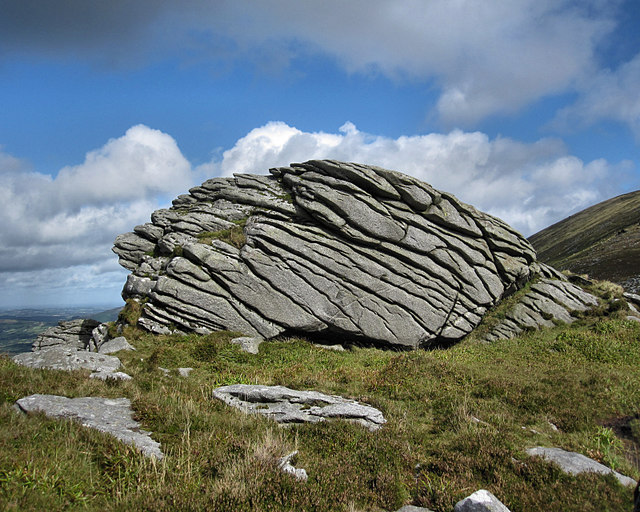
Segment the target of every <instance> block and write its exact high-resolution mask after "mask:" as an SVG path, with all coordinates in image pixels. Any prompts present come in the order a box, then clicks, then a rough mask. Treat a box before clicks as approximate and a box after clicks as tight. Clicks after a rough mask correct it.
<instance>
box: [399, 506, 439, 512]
mask: <svg viewBox="0 0 640 512" xmlns="http://www.w3.org/2000/svg"><path fill="white" fill-rule="evenodd" d="M396 512H433V511H432V510H431V509H430V508H424V507H416V506H414V505H405V506H404V507H402V508H399V509H398V510H396Z"/></svg>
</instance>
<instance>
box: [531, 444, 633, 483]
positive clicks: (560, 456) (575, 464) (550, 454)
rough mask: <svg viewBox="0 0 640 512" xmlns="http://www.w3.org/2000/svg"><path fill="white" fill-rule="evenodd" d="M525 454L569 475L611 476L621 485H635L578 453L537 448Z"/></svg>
mask: <svg viewBox="0 0 640 512" xmlns="http://www.w3.org/2000/svg"><path fill="white" fill-rule="evenodd" d="M527 454H528V455H530V456H532V457H534V456H537V457H542V458H543V459H546V460H549V461H551V462H555V463H556V464H557V465H558V466H560V468H561V469H562V470H563V471H564V472H565V473H569V474H571V475H578V474H580V473H586V472H592V473H600V474H603V475H608V474H613V476H615V477H616V479H617V480H618V481H619V482H620V483H621V484H622V485H628V486H631V485H636V481H635V480H634V479H633V478H629V477H628V476H625V475H622V474H620V473H618V472H617V471H614V470H613V469H611V468H608V467H607V466H605V465H604V464H600V463H599V462H597V461H595V460H593V459H590V458H589V457H586V456H584V455H582V454H580V453H575V452H568V451H566V450H562V449H561V448H544V447H542V446H537V447H535V448H530V449H529V450H527Z"/></svg>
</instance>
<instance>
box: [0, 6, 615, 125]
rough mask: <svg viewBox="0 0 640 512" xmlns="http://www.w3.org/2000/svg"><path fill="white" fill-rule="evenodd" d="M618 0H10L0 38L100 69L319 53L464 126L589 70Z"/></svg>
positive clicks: (262, 61) (565, 85)
mask: <svg viewBox="0 0 640 512" xmlns="http://www.w3.org/2000/svg"><path fill="white" fill-rule="evenodd" d="M620 2H621V0H607V1H605V2H603V1H602V0H585V1H582V2H575V1H574V0H492V1H477V0H429V1H428V2H427V1H424V0H394V1H388V0H350V1H349V2H344V1H342V0H322V1H318V0H310V1H300V0H268V1H265V0H219V1H216V2H200V1H199V0H185V1H184V2H180V4H177V3H173V4H172V3H171V2H167V1H164V0H162V1H158V0H147V1H143V0H141V1H139V2H136V3H135V6H133V7H132V6H131V5H130V2H122V1H112V2H91V3H89V4H87V2H81V1H80V0H72V1H69V2H65V3H64V4H62V5H59V6H58V5H57V6H56V8H55V9H53V8H50V9H49V8H43V7H42V6H41V5H39V4H38V5H35V4H34V2H27V1H25V0H22V1H21V2H17V1H16V2H13V3H12V5H11V8H10V9H7V13H6V16H4V17H3V18H2V19H0V29H3V30H0V46H3V47H6V48H8V49H10V50H11V51H12V52H20V51H36V52H38V51H39V52H41V53H44V54H46V55H51V54H52V53H53V54H56V52H57V53H58V54H59V55H61V56H62V57H68V56H69V55H71V56H74V57H76V56H78V55H80V56H84V57H85V58H86V57H87V56H88V58H90V59H91V58H93V60H94V61H96V62H98V63H101V64H102V65H105V63H112V62H120V61H123V62H129V59H132V58H133V59H134V60H139V61H141V62H150V61H153V60H154V59H155V60H157V59H158V58H160V57H159V56H167V55H178V56H179V58H181V59H185V58H186V59H193V61H195V62H198V63H199V64H203V63H209V65H211V66H212V67H219V66H220V64H221V62H223V61H224V60H225V59H228V60H229V61H233V60H234V59H239V58H242V59H249V60H251V61H253V62H254V64H256V65H257V67H258V68H264V67H269V66H270V65H271V66H287V65H288V64H289V63H291V62H293V61H294V59H295V58H296V57H298V58H302V59H308V58H309V57H312V56H314V55H316V54H323V55H328V56H330V57H332V58H334V59H335V60H336V61H337V62H338V63H339V64H340V65H341V66H342V67H343V68H344V69H345V70H347V71H348V72H350V73H371V72H373V73H382V74H384V75H386V76H389V77H392V78H394V79H397V78H400V79H404V78H409V79H411V80H418V81H421V82H424V83H425V84H428V83H431V84H435V85H437V86H438V87H439V88H440V97H439V100H438V102H437V111H438V113H439V115H440V117H441V119H442V120H444V121H445V122H446V123H448V124H449V125H451V126H453V125H456V126H470V125H472V124H473V123H475V122H476V121H478V120H480V119H483V118H485V117H486V116H489V115H492V114H503V113H512V112H514V111H516V110H517V109H519V108H521V107H523V106H525V105H527V104H530V103H531V102H533V101H535V100H537V99H539V98H541V97H544V96H547V95H550V94H556V93H558V92H563V91H566V90H568V89H570V88H572V87H573V86H574V85H575V84H576V83H577V81H579V80H580V79H581V78H583V77H584V76H586V75H590V74H592V73H593V72H594V70H595V69H596V67H595V64H594V59H593V56H594V51H595V49H596V47H597V45H598V44H599V43H600V42H601V40H602V39H603V37H604V36H605V35H608V34H609V33H611V31H612V30H613V28H614V26H615V24H614V21H613V20H614V17H615V16H622V15H624V13H621V12H619V10H618V5H619V4H620ZM80 4H82V5H81V8H80ZM111 65H112V64H111Z"/></svg>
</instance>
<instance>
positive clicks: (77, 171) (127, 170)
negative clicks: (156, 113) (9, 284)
mask: <svg viewBox="0 0 640 512" xmlns="http://www.w3.org/2000/svg"><path fill="white" fill-rule="evenodd" d="M0 164H2V165H3V167H2V168H0V217H1V218H2V219H4V223H3V226H2V229H1V230H0V272H1V271H25V270H33V269H40V268H57V267H68V266H71V265H78V264H84V263H96V262H99V261H101V260H104V259H106V258H112V257H113V256H112V255H111V252H110V248H111V245H112V244H113V240H114V238H115V237H116V236H117V235H118V234H120V233H123V232H126V231H130V230H131V229H132V228H133V226H134V225H136V224H139V223H142V222H145V221H148V220H149V215H150V213H151V212H152V211H153V210H154V209H155V208H157V207H158V198H159V196H162V195H170V196H171V197H173V196H175V195H177V194H178V193H181V192H184V191H185V190H186V189H187V188H188V187H189V186H191V185H192V184H193V182H192V179H193V175H192V173H191V166H190V164H189V162H188V161H187V160H186V159H185V158H184V157H183V156H182V153H181V152H180V150H179V148H178V146H177V144H176V142H175V141H174V140H173V138H172V137H170V136H169V135H167V134H165V133H162V132H160V131H158V130H153V129H151V128H148V127H146V126H143V125H138V126H134V127H132V128H130V129H129V130H127V132H126V133H125V134H124V135H123V136H122V137H120V138H117V139H112V140H110V141H108V142H107V143H106V144H105V145H104V146H103V147H102V148H100V149H98V150H96V151H91V152H89V153H88V154H87V156H86V158H85V161H84V162H83V163H82V164H80V165H76V166H69V167H65V168H63V169H61V170H60V172H59V173H58V174H57V176H55V177H53V176H50V175H46V174H41V173H37V172H32V171H29V170H28V169H27V166H26V164H23V163H20V162H19V161H18V160H16V159H15V158H13V157H11V156H10V155H6V154H0Z"/></svg>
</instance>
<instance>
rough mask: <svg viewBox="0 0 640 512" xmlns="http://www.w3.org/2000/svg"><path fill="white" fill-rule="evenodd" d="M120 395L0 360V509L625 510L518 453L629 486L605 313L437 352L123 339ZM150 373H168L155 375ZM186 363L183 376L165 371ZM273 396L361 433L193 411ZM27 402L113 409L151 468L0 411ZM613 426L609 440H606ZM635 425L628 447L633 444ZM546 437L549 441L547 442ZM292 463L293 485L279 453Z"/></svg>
mask: <svg viewBox="0 0 640 512" xmlns="http://www.w3.org/2000/svg"><path fill="white" fill-rule="evenodd" d="M125 335H126V336H127V338H128V339H129V340H130V341H131V342H132V344H133V345H135V346H136V348H137V350H136V351H135V352H122V353H119V354H118V355H119V357H120V358H121V359H122V361H123V364H124V367H125V368H124V371H126V372H127V373H129V374H130V375H132V376H133V380H132V381H129V382H116V383H108V382H106V383H105V382H102V381H97V380H92V379H88V372H82V371H79V372H71V373H68V372H57V371H37V370H30V369H27V368H23V367H19V366H17V365H15V364H13V363H12V362H11V361H10V360H9V359H7V358H3V359H1V360H0V508H5V509H9V510H11V509H13V510H42V509H47V510H64V509H76V508H81V509H85V510H194V509H195V510H261V511H262V510H267V511H268V510H319V511H322V510H326V511H333V510H396V509H397V508H399V507H400V506H402V505H403V504H407V503H413V504H415V505H420V506H425V507H429V508H431V509H433V510H436V511H451V510H452V509H453V505H454V504H455V503H456V502H457V501H458V500H460V499H462V498H464V497H466V496H468V495H469V494H471V493H472V492H474V491H475V490H477V489H480V488H485V489H489V490H490V491H491V492H493V493H494V494H495V495H496V496H498V497H499V499H500V500H501V501H503V503H505V504H506V505H507V506H508V507H509V508H510V509H511V510H512V511H513V512H516V511H518V510H521V511H525V510H567V511H571V510H575V511H578V510H580V511H586V510H593V511H596V510H620V511H622V510H625V511H628V510H631V508H632V505H631V497H632V489H628V488H623V487H621V486H620V485H619V484H618V482H617V481H616V480H615V479H613V478H604V477H601V476H595V475H581V476H578V477H573V476H569V475H565V474H564V473H562V472H560V471H559V470H558V469H557V468H555V467H554V466H552V465H549V464H547V463H545V462H543V461H540V460H533V459H530V458H527V456H526V455H525V451H526V449H527V448H530V447H532V446H536V445H545V446H558V447H561V448H565V449H568V450H572V451H578V452H580V453H583V454H585V455H588V456H591V457H594V458H596V459H598V460H600V461H602V462H603V463H605V464H607V465H609V466H611V467H614V468H615V469H616V470H617V471H620V472H622V473H624V474H627V475H629V476H631V477H634V478H637V477H639V476H640V471H639V469H640V468H639V467H638V465H637V464H638V460H639V447H640V426H638V425H640V423H639V422H638V418H640V386H638V382H640V348H639V347H640V345H639V344H640V324H638V323H636V322H630V321H627V320H625V319H624V315H623V314H621V313H615V312H613V313H611V314H610V316H608V317H601V318H596V317H587V318H583V319H581V320H579V321H578V322H576V324H574V325H573V326H559V327H557V328H555V329H551V330H548V331H543V332H536V333H529V334H527V335H525V336H522V337H519V338H516V339H514V340H509V341H501V342H495V343H492V344H485V343H481V342H479V341H474V340H473V339H469V340H466V341H463V342H462V343H460V344H458V345H456V346H454V347H451V348H449V349H443V350H435V351H410V352H392V351H382V350H377V349H374V348H353V349H351V350H348V351H346V352H334V351H328V350H324V349H321V348H318V347H315V346H313V345H312V344H311V343H309V342H307V341H304V340H300V339H286V340H280V341H270V342H267V343H263V344H262V345H261V346H260V353H259V354H258V355H250V354H246V353H243V352H241V351H240V349H239V347H238V346H236V345H232V344H231V343H230V340H231V338H233V337H234V334H233V333H215V334H212V335H210V336H156V337H154V336H150V335H148V334H145V333H142V332H140V331H137V330H135V329H133V328H131V327H128V328H126V330H125ZM158 367H163V368H167V369H169V370H170V372H169V375H168V376H165V374H164V373H163V372H162V371H160V370H159V369H158ZM180 367H191V368H193V371H192V373H191V374H190V376H189V377H188V378H183V377H180V376H179V375H178V373H177V368H180ZM238 382H241V383H260V384H282V385H286V386H289V387H292V388H295V389H314V390H318V391H321V392H325V393H329V394H339V395H342V396H345V397H350V398H355V399H357V400H361V401H363V402H366V403H369V404H371V405H374V406H375V407H378V408H380V409H381V410H382V411H383V413H384V414H385V417H386V418H387V420H388V423H387V424H386V425H385V427H384V428H383V429H382V430H380V431H378V432H373V433H372V432H369V431H367V430H365V429H363V428H362V427H360V426H358V425H354V424H349V423H344V422H335V423H325V424H320V425H300V426H294V427H290V428H280V427H278V426H277V425H275V424H274V423H272V422H270V421H269V420H267V419H265V418H262V417H256V416H248V415H245V414H243V413H241V412H239V411H237V410H234V409H230V408H228V407H227V406H226V405H224V404H222V403H220V402H217V401H215V400H214V399H213V398H212V397H211V392H212V390H213V388H214V387H216V386H219V385H223V384H231V383H238ZM32 393H51V394H60V395H65V396H108V397H117V396H124V397H127V398H130V399H131V400H132V403H133V407H134V409H135V414H136V418H137V419H138V420H139V421H140V422H141V423H142V427H143V428H144V429H146V430H150V431H152V432H153V437H154V439H156V440H158V441H159V442H160V443H161V444H162V449H163V451H164V453H165V454H166V458H165V459H164V460H163V461H162V462H157V463H156V462H154V461H152V460H149V459H146V458H145V457H143V456H142V455H140V454H139V453H138V452H136V451H135V450H134V449H132V448H129V447H126V446H124V445H122V444H120V443H119V442H117V441H115V440H113V439H111V438H110V437H108V436H106V435H103V434H100V433H98V432H94V431H90V430H87V429H85V428H83V427H81V426H79V425H77V424H75V423H72V422H68V421H57V420H51V419H47V418H45V417H44V416H41V415H36V416H32V417H26V416H24V415H21V414H18V413H16V412H15V411H14V410H13V409H12V405H13V403H14V402H15V400H17V399H18V398H20V397H22V396H26V395H29V394H32ZM621 422H626V423H625V425H626V424H628V427H629V431H630V432H632V434H631V435H630V436H628V437H627V438H622V437H620V436H619V435H617V430H616V429H617V426H616V425H618V426H619V424H621ZM634 428H635V432H636V434H635V437H634V435H633V432H634V430H633V429H634ZM556 429H557V430H556ZM295 449H297V450H298V451H299V456H298V461H297V463H296V466H297V467H303V468H305V469H306V470H307V472H308V474H309V480H308V481H307V482H306V483H302V482H298V481H296V480H295V479H293V478H292V477H291V476H290V475H286V474H283V473H282V472H280V471H279V469H278V467H277V460H278V458H279V457H282V456H284V455H286V454H287V453H290V452H291V451H292V450H295Z"/></svg>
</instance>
